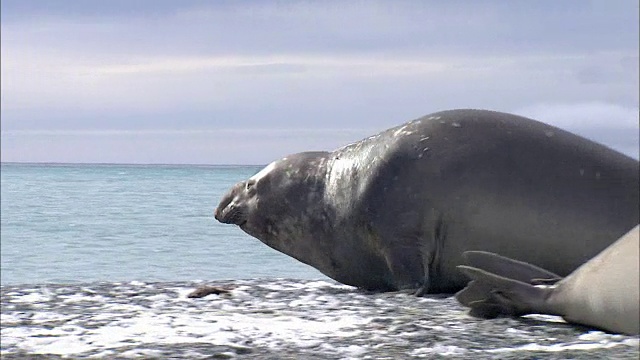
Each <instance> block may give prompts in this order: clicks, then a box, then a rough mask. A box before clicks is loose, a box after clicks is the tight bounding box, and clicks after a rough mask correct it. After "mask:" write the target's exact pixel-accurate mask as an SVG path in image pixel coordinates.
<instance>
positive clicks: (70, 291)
mask: <svg viewBox="0 0 640 360" xmlns="http://www.w3.org/2000/svg"><path fill="white" fill-rule="evenodd" d="M204 284H207V285H214V286H220V287H223V288H225V289H229V293H222V294H219V295H208V296H206V297H204V298H200V299H191V298H188V297H187V295H188V294H189V293H190V292H192V291H193V290H195V289H196V288H197V287H199V286H201V285H204ZM1 293H2V347H1V355H2V358H3V359H5V358H7V359H10V358H15V359H18V358H25V357H26V358H42V359H49V358H51V359H53V358H60V357H67V358H73V359H80V358H88V357H92V358H96V357H97V358H139V357H159V358H172V357H173V358H175V357H178V358H180V357H187V358H192V359H200V358H211V357H212V356H217V357H220V358H252V359H256V358H257V359H273V358H301V359H333V358H376V359H378V358H407V357H418V358H420V357H427V358H432V357H453V358H467V359H490V358H523V357H545V358H547V357H552V358H567V357H570V358H574V359H591V358H594V357H598V356H603V357H608V358H637V357H638V349H639V345H638V344H639V338H638V337H637V336H636V337H633V336H623V335H613V334H607V333H603V332H600V331H595V330H592V329H587V328H583V327H576V326H571V325H568V324H566V323H564V322H563V321H562V320H561V319H560V318H558V317H549V316H530V317H527V318H524V319H511V318H498V319H493V320H479V319H475V318H472V317H469V316H468V315H467V314H466V309H465V308H463V307H462V306H460V305H459V304H458V303H457V302H456V301H455V299H454V298H453V297H450V296H449V297H442V296H429V297H423V298H416V297H413V296H410V295H407V294H402V293H375V294H372V293H366V292H363V291H359V290H357V289H354V288H352V287H349V286H345V285H341V284H338V283H335V282H330V281H324V280H289V279H248V280H227V281H207V282H200V281H182V282H153V283H145V282H141V281H132V282H129V283H123V282H114V283H108V282H99V283H84V284H66V285H63V284H41V285H27V286H11V285H3V286H2V287H1Z"/></svg>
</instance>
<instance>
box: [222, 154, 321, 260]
mask: <svg viewBox="0 0 640 360" xmlns="http://www.w3.org/2000/svg"><path fill="white" fill-rule="evenodd" d="M326 157H327V153H326V152H305V153H299V154H294V155H290V156H288V157H286V158H284V159H281V160H277V161H274V162H272V163H271V164H269V165H267V166H266V167H265V168H264V169H262V170H261V171H260V172H258V173H257V174H255V175H254V176H252V177H251V178H249V179H248V180H246V181H242V182H240V183H238V184H236V185H235V186H233V187H232V188H231V190H230V191H229V192H228V193H227V194H225V195H224V196H223V198H222V200H221V201H220V204H219V205H218V208H217V209H216V211H215V218H216V219H217V220H218V221H220V222H222V223H226V224H234V225H238V226H240V228H241V229H242V230H243V231H245V232H246V233H248V234H249V235H251V236H253V237H255V238H257V239H259V240H260V241H262V242H264V243H265V244H267V245H269V246H270V247H272V248H274V249H276V250H279V251H281V252H284V253H285V254H288V255H290V256H293V257H295V258H296V259H298V260H300V261H303V262H305V263H310V262H313V261H312V260H310V257H311V255H313V254H314V253H316V252H317V251H318V246H317V244H316V245H314V244H313V241H312V238H313V232H314V230H313V229H315V228H317V225H318V224H319V223H322V222H324V221H326V216H327V214H326V211H327V209H326V207H324V206H323V205H322V204H323V203H324V201H322V197H323V196H324V186H325V185H324V183H325V175H326V169H325V168H326V165H325V163H326ZM320 227H321V228H326V227H324V226H320ZM312 265H313V264H312Z"/></svg>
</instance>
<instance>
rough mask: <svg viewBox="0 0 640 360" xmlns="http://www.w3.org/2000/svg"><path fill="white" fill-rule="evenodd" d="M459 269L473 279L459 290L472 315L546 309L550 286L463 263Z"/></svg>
mask: <svg viewBox="0 0 640 360" xmlns="http://www.w3.org/2000/svg"><path fill="white" fill-rule="evenodd" d="M458 269H460V271H462V272H463V273H464V274H466V275H467V276H469V277H470V278H471V279H472V280H473V281H471V283H470V285H468V286H467V287H466V288H465V289H463V290H462V291H460V292H459V293H458V294H456V299H461V300H462V301H460V302H461V303H462V304H463V305H465V306H468V307H470V308H471V311H470V314H471V315H474V314H480V316H481V317H489V316H486V315H483V314H490V315H492V316H493V317H495V316H497V315H500V314H502V315H511V316H514V315H515V316H519V315H525V314H531V313H538V312H544V311H545V307H544V303H545V300H546V298H547V296H548V295H549V293H550V289H549V288H541V287H536V286H533V285H531V284H528V283H525V282H522V281H519V280H514V279H510V278H507V277H503V276H500V275H496V274H492V273H490V272H487V271H484V270H481V269H478V268H475V267H471V266H465V265H459V266H458Z"/></svg>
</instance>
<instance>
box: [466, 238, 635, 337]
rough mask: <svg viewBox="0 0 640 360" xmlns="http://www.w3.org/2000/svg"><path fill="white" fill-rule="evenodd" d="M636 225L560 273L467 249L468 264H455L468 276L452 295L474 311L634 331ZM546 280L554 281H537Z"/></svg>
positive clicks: (609, 329)
mask: <svg viewBox="0 0 640 360" xmlns="http://www.w3.org/2000/svg"><path fill="white" fill-rule="evenodd" d="M639 229H640V228H639V227H638V226H636V227H634V228H633V229H632V230H630V231H629V232H628V233H626V234H625V235H624V236H622V237H621V238H620V239H618V240H617V241H616V242H615V243H613V244H612V245H610V246H609V247H607V248H606V249H605V250H603V251H602V252H601V253H600V254H598V255H596V256H595V257H594V258H592V259H591V260H589V261H588V262H586V263H585V264H583V265H582V266H580V267H579V268H578V269H576V270H575V271H574V272H572V273H571V274H569V275H568V276H567V277H565V278H564V279H559V278H558V277H557V276H555V274H552V273H550V272H548V271H546V270H544V269H540V268H538V267H536V266H533V265H530V264H527V263H523V262H520V261H514V260H512V259H509V258H505V257H502V256H499V255H497V254H493V253H488V252H482V251H469V252H465V253H464V257H465V259H466V264H467V265H460V266H458V268H460V269H461V270H462V272H464V273H465V274H466V275H468V276H469V277H470V279H471V282H470V283H469V284H468V285H467V287H465V288H464V289H463V290H461V291H460V292H458V293H457V294H456V299H458V301H459V302H460V303H461V304H463V305H465V306H468V307H470V308H471V311H470V312H471V314H472V315H474V316H478V317H489V318H490V317H495V316H499V315H510V316H520V315H526V314H536V313H537V314H550V315H559V316H562V317H563V318H564V319H565V320H566V321H567V322H570V323H575V324H581V325H586V326H591V327H596V328H599V329H603V330H606V331H609V332H614V333H622V334H627V335H638V333H639V332H640V310H639V308H640V231H639ZM545 279H546V280H545ZM540 280H542V281H540ZM547 280H549V281H547ZM545 282H546V283H553V285H537V284H540V283H545Z"/></svg>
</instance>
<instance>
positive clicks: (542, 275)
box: [462, 251, 562, 285]
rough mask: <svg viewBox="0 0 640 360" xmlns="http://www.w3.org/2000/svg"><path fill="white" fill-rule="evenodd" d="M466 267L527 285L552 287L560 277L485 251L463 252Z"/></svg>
mask: <svg viewBox="0 0 640 360" xmlns="http://www.w3.org/2000/svg"><path fill="white" fill-rule="evenodd" d="M462 257H463V258H464V260H465V262H466V265H469V266H470V267H474V268H477V269H481V270H484V271H486V272H489V273H492V274H495V275H498V276H502V277H506V278H509V279H513V280H517V281H522V282H525V283H528V284H536V285H552V284H555V283H556V282H558V281H559V280H561V279H562V277H560V276H558V275H557V274H554V273H552V272H551V271H548V270H545V269H543V268H540V267H537V266H535V265H532V264H529V263H526V262H523V261H518V260H514V259H510V258H507V257H504V256H500V255H498V254H494V253H490V252H486V251H465V252H464V253H463V254H462Z"/></svg>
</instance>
